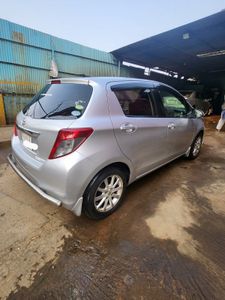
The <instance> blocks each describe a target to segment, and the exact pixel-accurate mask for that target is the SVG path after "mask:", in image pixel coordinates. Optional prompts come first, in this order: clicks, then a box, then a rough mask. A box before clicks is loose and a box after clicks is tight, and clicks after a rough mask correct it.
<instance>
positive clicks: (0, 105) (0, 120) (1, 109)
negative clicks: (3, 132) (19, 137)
mask: <svg viewBox="0 0 225 300" xmlns="http://www.w3.org/2000/svg"><path fill="white" fill-rule="evenodd" d="M5 125H6V118H5V106H4V99H3V95H2V93H0V126H5Z"/></svg>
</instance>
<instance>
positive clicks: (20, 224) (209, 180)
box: [0, 118, 225, 299]
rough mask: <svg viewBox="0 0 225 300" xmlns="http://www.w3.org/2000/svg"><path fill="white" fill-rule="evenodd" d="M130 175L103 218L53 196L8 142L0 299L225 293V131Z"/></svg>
mask: <svg viewBox="0 0 225 300" xmlns="http://www.w3.org/2000/svg"><path fill="white" fill-rule="evenodd" d="M216 120H217V119H216V118H207V119H206V126H207V130H206V133H205V140H204V145H203V148H202V152H201V154H200V157H199V158H198V159H196V160H195V161H187V160H184V159H178V160H176V161H174V162H173V163H171V164H169V165H167V166H165V167H163V168H161V169H160V170H158V171H156V172H154V173H152V174H150V175H148V176H146V177H145V178H143V179H141V180H139V181H138V182H136V183H134V184H132V185H131V186H130V187H129V188H128V191H127V195H126V197H125V199H124V203H123V205H122V206H121V208H120V209H119V210H118V211H117V212H115V213H114V214H113V215H112V216H110V217H109V218H107V219H105V220H103V221H92V220H89V219H87V218H86V217H85V216H82V217H80V218H78V217H75V216H74V215H73V214H72V213H71V212H69V211H67V210H65V209H63V208H57V207H55V206H54V205H52V204H50V203H48V202H47V201H46V200H44V199H42V198H41V197H40V196H39V195H37V194H36V193H35V192H34V191H33V190H32V189H31V188H30V187H28V186H27V185H26V184H25V183H24V182H23V181H22V180H21V179H20V178H19V177H18V176H17V175H16V174H15V173H14V172H13V171H12V169H11V168H10V167H9V166H8V164H7V163H6V159H5V157H6V155H7V153H8V152H9V144H8V143H5V144H1V145H0V203H1V205H0V237H1V238H0V298H1V299H6V298H8V299H225V250H224V249H225V131H223V132H220V133H218V132H216V131H215V125H216Z"/></svg>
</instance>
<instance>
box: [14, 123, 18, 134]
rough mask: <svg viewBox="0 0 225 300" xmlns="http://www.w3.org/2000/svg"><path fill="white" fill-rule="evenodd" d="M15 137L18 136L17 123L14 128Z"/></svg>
mask: <svg viewBox="0 0 225 300" xmlns="http://www.w3.org/2000/svg"><path fill="white" fill-rule="evenodd" d="M13 135H15V136H18V133H17V127H16V122H15V123H14V127H13Z"/></svg>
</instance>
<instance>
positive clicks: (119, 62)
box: [117, 60, 121, 77]
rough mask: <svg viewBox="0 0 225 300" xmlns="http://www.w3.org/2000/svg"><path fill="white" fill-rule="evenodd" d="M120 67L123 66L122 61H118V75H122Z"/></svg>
mask: <svg viewBox="0 0 225 300" xmlns="http://www.w3.org/2000/svg"><path fill="white" fill-rule="evenodd" d="M120 67H121V61H120V60H119V61H118V73H117V76H118V77H120Z"/></svg>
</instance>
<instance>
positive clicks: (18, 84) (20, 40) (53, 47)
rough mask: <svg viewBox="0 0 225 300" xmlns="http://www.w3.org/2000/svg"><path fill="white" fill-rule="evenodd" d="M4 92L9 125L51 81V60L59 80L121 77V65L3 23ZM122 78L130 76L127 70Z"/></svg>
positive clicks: (0, 72) (0, 83)
mask: <svg viewBox="0 0 225 300" xmlns="http://www.w3.org/2000/svg"><path fill="white" fill-rule="evenodd" d="M0 49H1V51H0V90H2V91H3V95H4V106H5V111H6V120H7V123H12V122H13V121H14V119H15V115H16V113H17V112H18V111H19V110H21V109H22V108H23V106H24V105H25V104H26V103H27V102H28V101H29V100H30V99H31V97H32V96H33V95H34V94H35V93H36V92H37V91H38V90H39V89H40V87H41V86H43V85H44V84H45V82H46V80H47V79H48V78H49V71H50V65H51V59H52V58H53V57H54V60H55V61H56V63H57V66H58V69H59V77H70V76H117V75H118V61H117V60H116V58H115V57H114V56H113V55H112V54H110V53H106V52H103V51H99V50H96V49H93V48H89V47H85V46H82V45H80V44H76V43H73V42H70V41H67V40H63V39H60V38H57V37H54V36H51V35H48V34H45V33H42V32H39V31H37V30H33V29H30V28H27V27H24V26H21V25H18V24H15V23H12V22H9V21H6V20H3V19H0ZM121 75H123V76H129V70H128V69H127V68H123V67H122V68H121Z"/></svg>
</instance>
